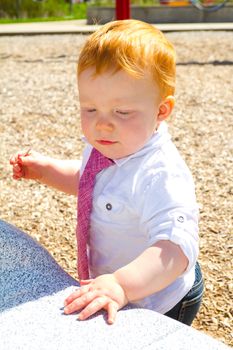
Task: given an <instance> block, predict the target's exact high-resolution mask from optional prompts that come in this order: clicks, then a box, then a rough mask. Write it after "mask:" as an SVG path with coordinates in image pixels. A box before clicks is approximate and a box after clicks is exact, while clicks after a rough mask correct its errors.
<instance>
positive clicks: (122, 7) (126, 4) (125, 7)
mask: <svg viewBox="0 0 233 350" xmlns="http://www.w3.org/2000/svg"><path fill="white" fill-rule="evenodd" d="M129 18H130V0H116V19H117V20H118V19H129Z"/></svg>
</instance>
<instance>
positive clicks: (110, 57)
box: [78, 20, 176, 98]
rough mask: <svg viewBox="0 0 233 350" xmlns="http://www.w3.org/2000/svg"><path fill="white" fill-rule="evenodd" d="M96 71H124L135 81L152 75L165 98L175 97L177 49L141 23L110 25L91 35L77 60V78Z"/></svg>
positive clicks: (123, 22)
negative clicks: (147, 74)
mask: <svg viewBox="0 0 233 350" xmlns="http://www.w3.org/2000/svg"><path fill="white" fill-rule="evenodd" d="M88 68H94V69H95V74H96V75H98V74H101V73H103V72H106V71H107V70H113V71H114V72H117V71H118V70H121V69H122V70H123V71H125V72H126V73H128V74H130V75H132V76H134V77H135V78H139V79H140V78H142V77H144V76H145V73H146V72H149V73H150V74H151V76H152V78H153V79H154V80H155V81H156V83H157V84H158V85H159V88H160V94H161V97H162V98H165V97H167V96H169V95H174V91H175V76H176V63H175V50H174V48H173V45H172V44H171V43H170V42H169V41H168V40H167V39H166V37H165V36H164V35H163V33H162V32H161V31H160V30H159V29H157V28H156V27H154V26H153V25H150V24H148V23H145V22H142V21H138V20H123V21H114V22H109V23H107V24H105V25H104V26H102V27H101V28H100V29H98V30H97V31H96V32H95V33H93V34H92V35H90V37H89V38H88V40H87V41H86V43H85V45H84V47H83V49H82V51H81V53H80V56H79V60H78V76H79V75H80V74H81V73H82V72H83V71H84V70H86V69H88Z"/></svg>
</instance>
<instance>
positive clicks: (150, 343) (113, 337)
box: [0, 220, 229, 350]
mask: <svg viewBox="0 0 233 350" xmlns="http://www.w3.org/2000/svg"><path fill="white" fill-rule="evenodd" d="M77 285H78V283H77V281H75V280H74V279H73V278H71V277H70V276H69V275H67V274H66V273H65V272H64V271H63V270H62V269H61V268H60V267H59V266H58V264H57V263H56V262H55V261H54V259H53V258H52V257H51V256H50V255H49V253H48V252H47V251H46V250H44V249H43V248H42V247H41V246H40V245H38V244H37V243H36V242H35V241H34V240H32V239H31V238H30V237H29V236H28V235H26V234H25V233H23V232H22V231H20V230H18V229H17V228H15V227H13V226H11V225H9V224H7V223H5V222H3V221H1V220H0V310H1V311H2V312H1V314H0V349H1V350H13V349H14V350H21V349H22V350H47V349H48V350H63V349H64V350H74V349H81V348H82V349H85V350H88V349H92V350H93V349H95V350H96V349H99V350H119V349H123V350H124V349H127V350H131V349H132V350H139V349H145V350H147V349H148V350H149V349H153V350H156V349H159V350H163V349H164V350H171V349H175V350H192V349H197V348H199V349H201V350H202V349H205V350H206V349H210V350H224V349H229V348H228V347H227V346H225V345H224V344H222V343H220V342H217V341H216V340H214V339H212V338H210V337H208V336H206V335H204V334H202V333H201V332H198V331H196V330H194V329H192V328H191V327H188V326H184V325H182V324H181V323H179V322H176V321H173V320H171V319H169V318H168V317H165V316H162V315H160V314H158V313H156V312H153V311H150V310H143V309H133V308H130V307H128V308H125V309H123V310H121V311H120V312H119V313H118V317H117V321H116V323H115V324H114V325H112V326H109V325H108V324H107V323H106V320H105V315H104V313H101V312H100V313H98V314H97V315H96V316H94V317H92V318H90V319H89V320H87V321H78V320H77V315H75V314H74V315H69V316H66V315H64V314H63V312H62V306H63V301H64V299H65V298H66V297H67V296H68V295H69V294H70V293H71V292H72V291H73V290H74V289H75V288H76V287H77Z"/></svg>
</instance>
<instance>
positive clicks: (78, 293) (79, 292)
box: [64, 286, 89, 306]
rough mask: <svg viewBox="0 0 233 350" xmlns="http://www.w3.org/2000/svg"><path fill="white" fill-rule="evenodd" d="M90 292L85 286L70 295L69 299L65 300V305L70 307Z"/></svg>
mask: <svg viewBox="0 0 233 350" xmlns="http://www.w3.org/2000/svg"><path fill="white" fill-rule="evenodd" d="M88 291H89V288H88V286H83V287H80V288H78V289H77V290H76V291H75V292H73V293H72V294H70V295H69V296H68V298H66V299H65V301H64V305H65V306H66V305H69V304H70V303H72V302H73V301H74V300H75V299H77V298H79V297H81V296H82V295H83V294H85V293H87V292H88Z"/></svg>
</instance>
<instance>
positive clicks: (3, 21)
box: [0, 13, 87, 24]
mask: <svg viewBox="0 0 233 350" xmlns="http://www.w3.org/2000/svg"><path fill="white" fill-rule="evenodd" d="M86 18H87V15H86V13H85V15H84V16H78V17H76V16H65V17H38V18H19V19H10V18H0V24H11V23H12V24H14V23H33V22H55V21H70V20H74V19H86Z"/></svg>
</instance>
